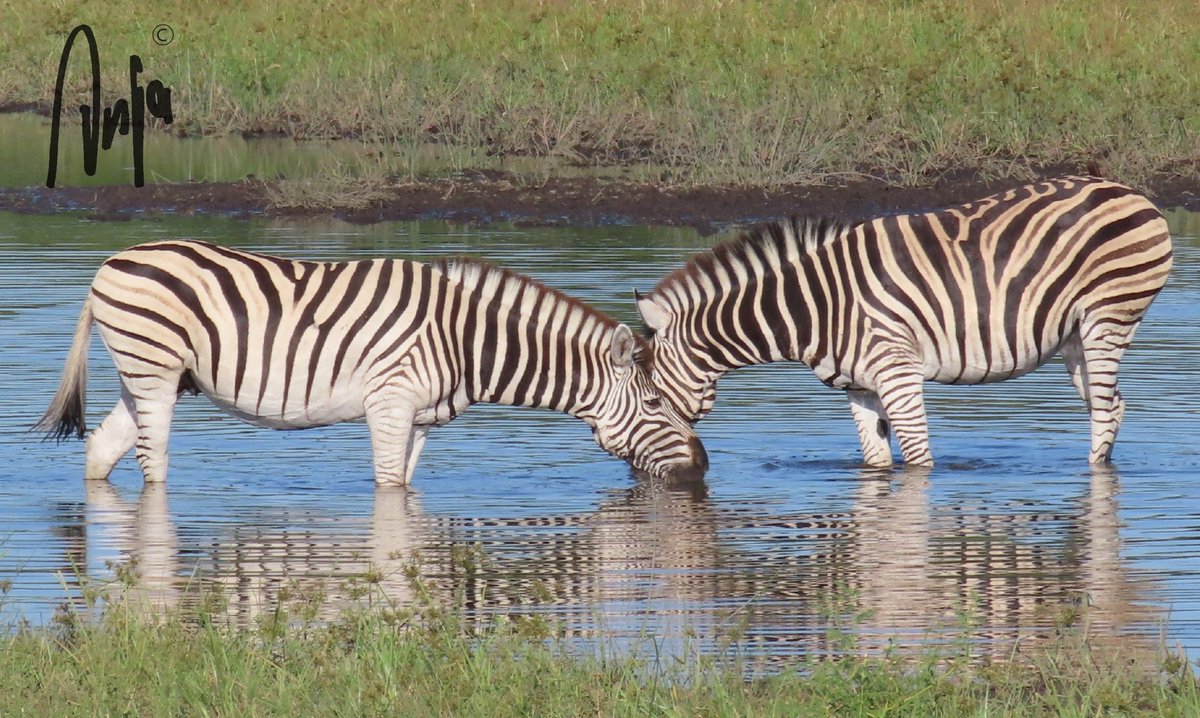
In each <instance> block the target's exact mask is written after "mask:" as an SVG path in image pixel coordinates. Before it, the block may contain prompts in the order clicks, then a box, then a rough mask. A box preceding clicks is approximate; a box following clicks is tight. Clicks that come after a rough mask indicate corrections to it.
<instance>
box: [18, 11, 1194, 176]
mask: <svg viewBox="0 0 1200 718" xmlns="http://www.w3.org/2000/svg"><path fill="white" fill-rule="evenodd" d="M145 7H146V6H145V4H144V3H138V2H133V1H132V0H113V1H112V2H106V3H87V2H82V1H73V0H67V1H66V2H56V3H53V4H51V5H49V6H47V5H45V4H44V3H41V2H37V1H35V0H11V1H10V2H7V3H5V10H4V18H5V20H4V22H3V23H0V104H12V103H37V104H41V105H43V106H46V105H48V104H49V103H50V101H51V98H52V92H53V85H54V77H55V72H56V69H57V64H58V60H59V56H60V53H61V51H62V46H63V42H64V40H65V38H66V35H67V33H68V32H69V31H70V30H71V28H72V27H74V26H75V25H76V24H78V23H81V22H86V23H89V24H90V25H92V27H93V28H94V30H95V31H96V34H97V37H98V42H99V45H100V55H101V60H102V64H103V75H104V78H105V85H104V87H105V104H110V103H111V102H112V101H113V100H114V99H115V98H116V97H118V96H125V95H127V94H128V89H127V88H128V84H127V83H128V79H127V76H126V73H127V70H126V67H127V65H126V62H127V58H128V55H129V54H133V53H136V54H138V55H140V56H141V58H142V60H143V62H144V63H145V67H146V71H145V75H144V81H143V82H148V81H149V80H150V79H154V78H158V79H160V80H162V81H163V82H164V83H165V84H166V85H168V86H169V87H171V88H173V90H174V104H175V112H176V117H177V119H176V122H175V125H174V127H175V128H176V129H178V130H180V131H183V132H186V133H192V134H195V133H223V132H270V133H283V134H285V135H288V136H292V137H296V138H316V137H345V136H351V137H356V138H360V139H361V140H363V141H364V142H366V143H368V145H369V146H370V147H371V148H372V150H374V151H375V157H376V159H375V160H373V163H374V164H372V163H371V162H368V163H365V164H366V166H364V167H362V168H349V169H347V168H345V167H336V168H331V172H332V173H333V176H334V178H335V179H339V178H340V179H341V180H343V181H344V180H345V178H346V176H347V175H348V174H349V175H351V176H353V175H356V174H371V173H372V172H374V173H376V174H380V175H384V174H391V175H395V174H399V175H401V176H408V177H410V178H411V177H412V176H414V175H415V174H416V173H417V169H416V163H415V160H414V159H413V158H414V156H415V148H417V147H418V146H420V145H422V144H423V143H429V142H434V143H439V144H441V145H444V146H450V147H453V148H455V152H454V153H453V154H452V157H451V159H450V160H449V166H448V167H444V168H443V169H442V170H441V171H443V172H447V171H454V170H458V169H464V168H472V167H476V166H481V165H483V164H484V163H485V159H486V158H487V157H496V156H501V157H509V156H513V155H520V156H538V157H550V158H555V159H557V160H561V161H564V162H566V163H570V164H579V165H612V164H632V165H634V166H636V167H638V168H641V169H642V170H643V172H642V174H640V175H638V176H640V177H642V178H646V179H650V180H652V181H655V182H667V183H683V184H696V183H707V184H711V183H736V184H750V185H763V186H770V185H776V184H780V183H808V182H822V181H827V180H831V179H836V178H839V177H845V176H852V175H854V174H857V173H868V174H872V175H878V176H884V177H886V178H888V179H891V180H893V181H896V182H900V183H920V182H923V181H927V180H929V179H930V178H931V177H933V176H936V175H937V174H938V173H940V172H942V171H945V170H947V169H953V168H973V169H978V170H982V171H984V172H985V173H990V174H993V175H1003V176H1014V177H1020V176H1022V175H1025V174H1028V172H1029V168H1030V167H1031V166H1037V165H1048V164H1056V163H1079V164H1082V163H1084V162H1087V161H1090V160H1099V161H1100V162H1101V163H1102V165H1103V166H1104V167H1105V169H1106V171H1107V172H1108V173H1109V174H1111V175H1112V176H1114V177H1117V178H1121V179H1125V180H1127V181H1134V182H1136V181H1139V180H1142V179H1145V178H1148V177H1150V176H1152V175H1162V174H1172V173H1175V174H1179V173H1182V174H1185V175H1187V176H1197V175H1198V174H1200V172H1198V170H1197V167H1198V163H1200V79H1198V78H1200V33H1197V32H1195V28H1196V27H1200V4H1198V3H1196V2H1194V0H1161V1H1160V2H1155V3H1140V4H1136V3H1128V2H1124V1H1123V0H1122V1H1116V0H1063V1H1061V2H1048V1H1045V0H1024V1H1023V2H1018V3H1015V4H1014V3H1013V2H1010V1H1008V0H967V1H965V2H958V1H955V0H929V1H924V2H903V3H901V2H891V3H889V2H882V3H881V2H878V1H877V0H841V1H840V2H836V3H831V2H823V1H819V0H809V1H804V0H800V1H796V0H763V1H762V2H755V3H728V2H722V1H719V0H699V1H698V2H693V1H692V0H607V1H604V2H596V3H557V2H546V1H535V0H500V1H498V2H486V3H485V2H475V1H474V0H459V1H453V0H450V1H446V2H436V3H431V2H395V1H393V2H373V1H371V2H368V1H366V0H351V1H350V2H346V3H339V4H337V6H336V7H329V6H327V5H326V4H324V3H317V2H292V3H284V4H279V3H275V2H266V0H249V1H248V2H245V3H234V4H226V3H222V4H217V3H199V4H185V3H176V4H173V7H171V8H170V9H164V6H155V7H154V9H153V10H152V11H148V10H146V9H145ZM160 23H165V24H168V25H170V26H171V28H172V30H173V32H174V39H173V40H172V42H170V43H169V44H167V45H164V46H159V45H156V44H155V43H154V41H153V38H152V31H153V28H154V27H155V26H156V25H158V24H160ZM77 48H78V49H77V52H78V54H77V55H76V59H75V60H73V63H72V66H73V69H72V73H71V80H70V82H69V83H68V85H69V89H71V90H73V91H75V92H76V93H77V94H76V95H75V99H76V100H78V99H82V97H83V95H81V94H78V93H79V91H80V90H82V89H84V88H86V84H85V83H86V76H85V73H84V72H83V70H84V69H85V68H86V51H85V50H84V49H83V48H84V46H83V45H82V44H81V45H78V46H77ZM118 93H119V94H118ZM77 104H78V102H71V101H68V102H67V106H68V107H76V106H77Z"/></svg>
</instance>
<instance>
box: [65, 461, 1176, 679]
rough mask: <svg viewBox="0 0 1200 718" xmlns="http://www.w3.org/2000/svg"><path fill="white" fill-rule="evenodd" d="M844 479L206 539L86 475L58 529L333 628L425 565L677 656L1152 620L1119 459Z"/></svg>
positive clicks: (676, 490)
mask: <svg viewBox="0 0 1200 718" xmlns="http://www.w3.org/2000/svg"><path fill="white" fill-rule="evenodd" d="M845 481H846V482H847V484H849V483H850V482H853V485H854V487H855V490H856V492H855V494H854V497H853V500H852V502H851V503H850V504H849V508H848V509H847V510H846V511H844V512H838V513H828V514H799V513H784V512H778V511H772V510H771V509H770V506H769V505H755V504H753V503H750V504H745V503H743V504H741V505H719V504H716V503H714V502H713V500H712V498H711V497H709V496H708V495H707V492H706V490H705V487H704V486H703V485H684V486H679V485H673V484H668V483H665V482H639V483H637V484H636V485H634V486H633V487H631V488H630V489H628V490H623V491H619V492H613V494H612V495H611V496H610V497H609V498H606V499H604V500H602V501H601V502H600V503H599V504H598V505H597V507H596V508H595V509H594V510H592V511H584V512H580V513H571V514H557V515H555V514H552V515H533V516H502V515H477V516H449V515H439V514H433V513H429V512H428V511H426V510H425V508H424V506H423V501H422V500H421V495H420V492H419V491H416V490H413V489H407V488H400V487H379V488H377V489H376V493H375V496H374V503H373V510H371V511H370V514H369V516H364V517H362V518H361V520H359V521H354V520H353V517H351V516H346V515H341V516H336V517H335V516H333V515H324V514H322V512H320V511H313V510H312V509H311V508H307V509H303V510H299V509H297V510H291V509H288V508H286V507H279V508H275V509H258V510H249V509H248V510H246V511H245V513H244V515H241V516H236V515H235V516H234V517H232V519H233V520H232V521H230V522H229V524H227V525H225V526H223V527H215V528H214V529H212V530H214V531H215V533H212V534H211V535H209V534H208V533H207V529H206V532H205V533H203V534H201V533H198V531H197V528H198V526H211V524H209V523H208V522H203V523H202V524H200V525H198V526H196V527H188V528H187V530H186V531H183V532H181V531H179V530H178V529H177V528H176V526H175V522H174V520H173V519H172V518H171V516H170V514H169V513H168V507H167V505H166V501H165V494H164V492H163V491H162V490H161V489H162V487H154V486H149V485H148V486H147V487H146V488H145V489H144V490H143V493H142V495H141V498H140V499H139V500H138V501H137V502H129V501H124V500H122V499H121V498H120V497H119V495H118V494H117V493H116V492H115V490H114V489H113V488H112V487H111V486H110V485H109V484H108V483H107V482H88V488H89V492H88V500H89V503H88V506H87V507H86V510H85V511H84V512H83V514H82V516H83V519H82V525H73V522H75V521H80V518H71V519H70V522H68V523H65V524H64V526H63V529H62V531H61V532H60V533H61V534H62V535H64V536H67V535H77V536H79V537H80V539H79V540H75V541H69V542H68V545H69V546H71V547H73V548H71V551H72V553H71V558H70V562H71V563H73V564H75V565H81V566H97V564H98V563H100V562H99V561H98V560H97V556H100V557H104V558H108V557H112V558H119V557H136V558H137V559H138V563H137V568H138V571H140V572H141V574H142V575H143V577H144V579H145V580H146V581H147V583H146V587H145V595H148V596H153V597H157V598H158V599H160V600H162V601H163V602H166V603H171V604H174V603H178V602H180V601H184V602H186V601H189V600H196V599H197V595H198V594H199V593H200V592H201V591H202V590H203V589H204V588H205V587H216V588H218V589H219V590H220V591H222V592H223V594H224V595H225V596H226V599H227V604H226V605H227V610H228V612H229V614H230V615H231V616H232V617H233V618H234V619H235V620H236V621H237V622H238V623H242V624H244V625H253V621H255V620H256V619H257V618H258V617H260V616H262V615H263V614H264V612H270V611H272V610H274V607H275V606H276V605H278V602H279V601H280V600H281V598H282V597H284V596H287V595H291V596H297V595H300V594H301V593H303V591H304V590H305V589H307V588H312V589H318V588H319V589H320V590H321V591H322V592H324V594H325V597H326V601H327V602H326V603H325V604H324V605H323V606H322V608H321V614H320V615H321V616H323V617H325V618H332V617H334V616H336V615H337V613H338V611H340V610H341V608H343V607H344V606H346V605H347V604H348V603H350V602H353V601H376V602H379V601H384V602H385V603H386V604H387V605H389V606H394V607H401V608H403V607H409V606H412V605H414V601H415V594H414V592H413V585H412V583H411V582H410V578H409V575H408V573H409V571H410V569H416V571H417V574H418V575H419V576H420V580H421V581H422V582H423V584H424V589H428V590H429V591H432V594H433V596H434V600H435V601H438V602H440V604H441V605H447V606H450V605H453V606H457V607H459V608H460V609H462V611H463V617H464V619H465V620H469V621H475V622H478V624H479V625H480V626H481V627H482V626H486V625H487V624H489V623H490V621H491V620H492V619H493V617H495V616H496V615H508V616H540V617H542V618H545V619H547V620H548V622H549V625H550V626H551V627H552V628H553V630H554V631H555V632H556V634H557V635H561V636H564V637H574V638H579V639H582V640H587V641H592V640H599V641H606V640H609V639H613V640H618V641H624V642H631V641H636V639H637V638H638V637H639V636H641V637H644V636H648V635H650V636H658V637H660V639H661V641H660V643H659V645H660V646H662V647H664V648H667V649H672V650H673V649H675V648H680V647H681V646H682V645H683V643H685V642H686V640H685V637H687V636H694V637H695V639H696V640H697V641H700V643H701V646H702V647H703V648H704V649H705V650H715V648H714V646H716V645H719V644H720V642H721V641H722V640H726V639H728V637H729V636H731V635H737V636H738V644H739V645H740V646H742V648H743V649H744V650H746V651H749V652H752V653H756V654H761V655H764V656H774V657H776V658H781V657H787V656H796V655H825V654H831V653H836V652H838V651H841V650H846V649H848V648H852V649H856V650H860V651H864V652H872V651H877V650H880V649H882V648H885V647H886V646H888V645H896V646H899V647H901V648H916V647H919V646H921V645H925V644H926V643H927V642H928V641H930V640H934V641H937V640H946V639H947V638H948V637H952V636H953V637H958V636H964V635H965V636H966V637H968V638H970V639H972V644H973V646H975V650H979V651H980V652H988V653H993V654H995V655H1000V654H1004V653H1005V652H1006V651H1008V650H1009V649H1010V646H1011V642H1012V641H1013V640H1017V639H1022V640H1025V639H1028V638H1032V637H1038V636H1048V635H1051V634H1052V633H1053V631H1052V630H1051V629H1053V628H1055V627H1057V626H1058V625H1059V624H1060V622H1061V620H1062V616H1063V615H1064V613H1067V612H1076V613H1077V614H1078V618H1079V620H1080V621H1082V622H1084V623H1085V625H1087V626H1088V627H1089V629H1090V630H1091V631H1092V632H1093V637H1100V638H1103V637H1113V636H1122V635H1124V636H1126V638H1125V639H1124V640H1129V639H1128V631H1129V629H1130V628H1134V627H1137V626H1143V627H1144V626H1146V625H1150V622H1151V620H1152V619H1153V616H1152V609H1148V608H1146V607H1145V604H1146V603H1147V598H1148V597H1147V596H1145V595H1144V594H1143V592H1142V590H1141V589H1140V588H1139V585H1138V584H1136V583H1135V582H1133V580H1132V579H1131V578H1130V577H1129V576H1128V569H1127V568H1126V566H1125V563H1124V560H1123V558H1122V556H1121V536H1120V523H1119V520H1118V516H1117V511H1118V498H1119V481H1118V479H1117V477H1116V475H1115V473H1113V472H1112V471H1109V470H1104V469H1099V468H1098V469H1096V470H1094V472H1093V474H1092V476H1091V479H1090V485H1088V486H1087V487H1086V489H1085V490H1084V491H1083V492H1082V493H1081V495H1080V496H1079V497H1078V498H1075V499H1070V500H1068V501H1066V506H1065V507H1063V506H1050V507H1047V506H1038V505H1028V504H1025V503H1021V504H1020V505H1014V506H1005V507H989V506H987V505H984V504H978V505H970V504H968V505H959V504H958V503H946V504H942V505H936V504H931V502H930V494H929V489H930V486H929V480H928V477H927V474H926V473H924V472H922V471H921V470H906V471H903V472H899V473H892V472H882V473H881V472H879V471H877V470H864V471H863V472H861V473H860V474H858V475H850V476H847V477H846V478H845ZM64 518H65V517H64ZM181 536H183V537H186V538H185V539H184V540H182V541H181ZM89 552H92V553H93V555H92V556H91V558H90V559H89V555H88V554H89ZM464 552H465V553H467V554H469V559H470V565H469V566H468V565H467V564H465V563H464V561H463V556H464ZM367 576H370V577H371V578H370V583H367V582H366V577H367ZM356 588H357V589H363V588H366V589H369V591H368V593H367V594H366V595H361V596H360V595H358V594H357V593H356ZM1084 597H1086V600H1085V598H1084ZM855 617H857V618H855ZM833 625H837V626H840V627H841V628H842V629H844V630H846V631H847V632H848V635H849V643H848V644H847V643H846V641H845V639H844V638H838V637H837V636H836V635H834V633H833V632H831V631H830V628H831V626H833Z"/></svg>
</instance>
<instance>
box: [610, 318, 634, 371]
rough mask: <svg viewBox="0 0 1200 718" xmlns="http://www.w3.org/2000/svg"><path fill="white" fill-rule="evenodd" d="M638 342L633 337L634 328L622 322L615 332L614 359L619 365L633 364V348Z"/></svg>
mask: <svg viewBox="0 0 1200 718" xmlns="http://www.w3.org/2000/svg"><path fill="white" fill-rule="evenodd" d="M636 346H637V342H636V341H634V338H633V330H632V329H630V328H629V327H628V326H626V325H624V324H621V325H620V326H618V327H617V330H616V331H615V332H613V340H612V360H613V364H615V365H617V366H619V367H628V366H633V350H634V347H636Z"/></svg>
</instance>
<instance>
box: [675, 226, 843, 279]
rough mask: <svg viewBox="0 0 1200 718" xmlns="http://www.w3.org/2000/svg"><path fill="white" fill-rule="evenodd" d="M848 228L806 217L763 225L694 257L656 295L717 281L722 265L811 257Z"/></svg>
mask: <svg viewBox="0 0 1200 718" xmlns="http://www.w3.org/2000/svg"><path fill="white" fill-rule="evenodd" d="M848 228H849V225H847V224H845V223H843V222H840V221H838V220H835V219H831V218H829V217H813V216H802V215H797V216H792V217H789V218H788V219H785V220H782V221H779V222H769V223H767V224H760V225H758V226H756V227H752V228H751V229H749V230H747V231H745V232H742V233H741V234H739V235H738V236H736V237H734V238H733V239H730V240H726V241H724V242H722V243H720V244H718V245H716V246H715V247H713V248H712V249H709V250H705V251H703V252H700V253H698V254H696V255H694V256H693V257H692V258H691V259H689V260H688V262H687V264H685V265H683V266H682V267H680V268H679V269H676V270H675V271H673V272H671V273H670V274H668V275H667V276H665V277H663V279H662V281H660V282H659V283H658V286H656V287H655V288H654V293H656V294H657V293H658V292H661V291H663V290H664V289H667V288H669V287H673V286H675V285H677V284H680V283H682V282H683V281H685V280H688V279H697V278H699V277H701V276H704V275H707V276H709V277H712V278H714V279H715V278H716V276H717V265H718V264H724V265H727V266H731V265H734V264H746V263H747V262H748V261H749V257H750V255H752V254H753V255H756V256H763V257H766V261H767V262H768V263H769V262H778V261H781V260H782V259H783V258H785V257H788V256H797V255H798V256H803V255H806V254H810V253H812V252H814V251H816V250H817V249H819V248H821V247H824V246H825V245H827V244H830V243H832V242H834V241H835V240H837V239H838V238H839V237H841V236H842V235H843V234H845V233H846V231H847V229H848Z"/></svg>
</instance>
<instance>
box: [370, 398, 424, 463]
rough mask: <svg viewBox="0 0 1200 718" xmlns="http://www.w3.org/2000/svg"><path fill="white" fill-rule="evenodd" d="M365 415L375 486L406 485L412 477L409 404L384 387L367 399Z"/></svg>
mask: <svg viewBox="0 0 1200 718" xmlns="http://www.w3.org/2000/svg"><path fill="white" fill-rule="evenodd" d="M366 413H367V427H368V428H369V429H370V430H371V450H372V453H373V454H374V457H375V483H376V484H378V485H381V486H383V485H396V486H403V485H405V484H407V483H408V480H409V479H410V478H411V476H412V472H411V470H410V469H409V444H410V443H411V442H412V441H413V437H412V433H413V414H414V413H415V409H414V408H413V406H412V403H411V401H410V400H409V399H408V398H407V397H406V396H405V395H404V393H403V392H401V391H400V390H398V389H396V388H395V387H391V386H384V387H381V388H380V389H377V390H376V391H374V392H372V393H371V394H369V395H368V396H367V398H366ZM412 463H413V464H414V465H415V464H416V461H415V460H414V461H413V462H412Z"/></svg>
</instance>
